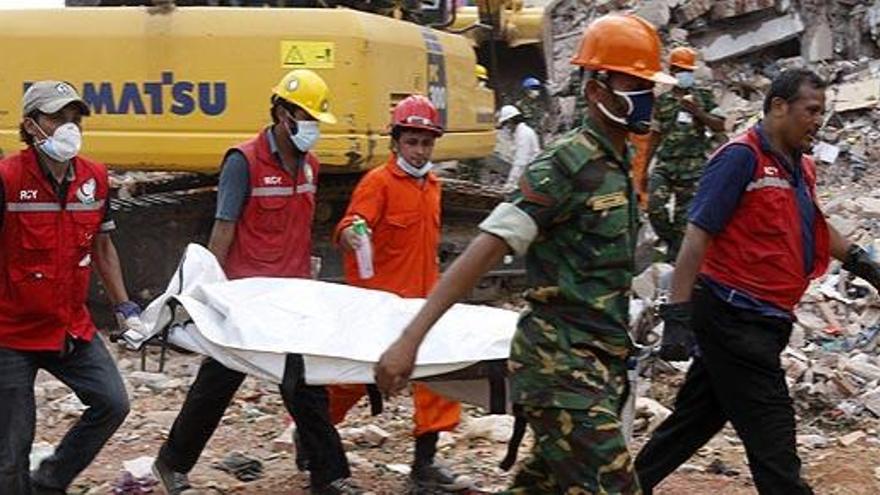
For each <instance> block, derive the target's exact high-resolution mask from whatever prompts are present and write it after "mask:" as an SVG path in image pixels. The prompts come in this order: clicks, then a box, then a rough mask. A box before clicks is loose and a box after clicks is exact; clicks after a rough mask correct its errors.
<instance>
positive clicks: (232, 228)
mask: <svg viewBox="0 0 880 495" xmlns="http://www.w3.org/2000/svg"><path fill="white" fill-rule="evenodd" d="M272 93H273V94H272V97H271V109H270V112H271V118H272V122H273V124H272V125H271V126H269V127H267V128H265V129H262V130H261V131H260V132H259V133H258V134H257V135H256V136H255V137H254V138H252V139H251V140H249V141H246V142H244V143H242V144H240V145H238V146H236V147H235V148H232V149H230V150H229V151H227V152H226V156H225V157H224V159H223V165H222V171H221V174H220V184H219V188H218V195H217V212H216V215H215V222H214V228H213V230H212V232H211V237H210V240H209V241H208V248H209V249H210V250H211V252H212V253H213V254H214V256H216V257H217V260H218V261H219V262H220V264H221V265H222V266H223V269H224V271H225V272H226V275H227V276H228V277H229V278H230V279H237V278H244V277H298V278H309V277H310V276H311V236H312V217H313V213H314V208H315V193H316V190H317V189H316V188H317V180H318V167H319V163H318V159H317V157H316V156H315V154H314V153H313V152H312V151H311V150H312V149H313V148H314V146H315V144H316V142H317V141H318V138H319V137H320V130H319V123H325V124H333V123H335V122H336V119H335V117H334V116H333V115H332V114H331V113H330V108H329V107H330V91H329V89H328V88H327V85H326V83H325V82H324V80H323V79H321V77H320V76H318V75H317V74H316V73H314V72H312V71H310V70H304V69H299V70H293V71H291V72H289V73H288V74H287V75H285V76H284V77H283V78H282V79H281V81H280V82H279V83H278V85H277V86H275V88H274V90H273V91H272ZM244 378H245V375H244V374H243V373H240V372H238V371H233V370H230V369H228V368H226V367H224V366H223V365H222V364H220V363H219V362H217V361H215V360H213V359H211V358H206V359H205V360H204V361H203V362H202V365H201V367H200V368H199V372H198V376H197V377H196V380H195V382H194V383H193V385H192V387H191V388H190V390H189V393H188V394H187V396H186V400H185V402H184V404H183V407H182V408H181V410H180V413H179V414H178V416H177V419H176V420H175V421H174V425H173V426H172V427H171V432H170V433H169V434H168V439H167V440H166V441H165V443H164V444H163V445H162V447H161V450H160V451H159V455H158V456H157V457H156V462H155V464H154V465H153V472H154V474H156V477H157V478H158V479H159V480H160V481H161V483H162V485H163V486H164V488H165V490H166V491H167V492H168V493H169V494H172V495H174V494H177V493H180V492H182V491H183V490H186V489H187V488H189V486H190V483H189V480H188V479H187V475H186V473H188V472H189V471H190V470H191V469H192V467H193V466H194V465H195V463H196V461H197V460H198V458H199V456H200V455H201V453H202V450H203V449H204V447H205V444H206V443H207V442H208V440H209V439H210V438H211V435H212V434H213V432H214V430H215V429H216V428H217V425H218V424H219V423H220V419H221V418H222V417H223V414H224V412H225V410H226V408H227V407H228V406H229V403H230V401H231V400H232V397H233V396H234V395H235V392H236V391H237V390H238V388H239V386H240V385H241V383H242V382H243V381H244ZM280 390H281V396H282V398H283V400H284V405H285V407H286V408H287V410H288V412H289V413H290V414H291V416H293V418H294V419H295V420H296V422H297V424H298V425H299V433H300V437H301V441H302V443H303V444H305V445H306V446H307V447H308V448H309V450H310V452H312V456H313V458H314V461H315V462H314V463H313V464H312V465H311V466H310V478H311V493H314V494H352V493H361V492H360V491H359V490H357V489H356V488H354V487H353V486H352V485H351V484H350V482H349V481H348V478H349V476H350V472H349V467H348V461H347V460H346V457H345V452H344V451H343V449H342V443H341V441H340V439H339V434H338V433H337V432H336V428H335V427H334V426H333V424H332V423H331V422H330V417H329V414H328V409H327V392H326V389H325V388H324V387H321V386H310V385H307V384H306V383H305V381H304V377H303V361H302V356H300V355H293V354H292V355H288V356H287V362H286V365H285V369H284V378H283V382H282V383H281V385H280Z"/></svg>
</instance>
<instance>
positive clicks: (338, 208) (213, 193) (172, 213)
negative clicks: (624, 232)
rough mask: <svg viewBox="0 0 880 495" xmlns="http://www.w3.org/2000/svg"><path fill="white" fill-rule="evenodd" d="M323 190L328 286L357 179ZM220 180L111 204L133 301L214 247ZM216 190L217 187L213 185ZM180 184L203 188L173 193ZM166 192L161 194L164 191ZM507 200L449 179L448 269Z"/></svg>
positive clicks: (504, 290)
mask: <svg viewBox="0 0 880 495" xmlns="http://www.w3.org/2000/svg"><path fill="white" fill-rule="evenodd" d="M321 179H322V181H321V183H320V185H319V187H318V198H317V207H316V211H315V224H314V227H313V240H314V241H313V242H314V245H313V252H314V253H316V254H317V255H318V256H320V257H321V258H322V269H321V279H322V280H328V281H341V280H342V260H341V256H340V253H339V251H338V249H336V248H335V247H334V246H333V245H332V244H331V235H332V231H333V228H334V226H335V225H336V222H337V221H338V220H339V218H341V216H342V214H343V213H344V211H345V207H346V206H347V204H348V200H349V198H350V196H351V192H352V190H353V189H354V186H355V185H356V184H357V180H358V179H359V177H357V176H345V175H342V176H334V175H331V176H322V178H321ZM212 181H213V182H214V183H215V182H216V179H215V178H214V179H212V178H210V177H207V176H201V177H200V178H187V177H178V178H175V179H173V180H168V181H158V182H154V183H151V184H149V185H146V186H144V187H134V188H132V187H128V188H127V191H129V192H130V191H132V190H135V191H148V192H145V193H143V194H140V195H138V196H134V197H130V198H120V197H116V198H113V199H111V203H110V208H111V211H112V214H113V218H114V220H115V221H116V224H117V229H116V231H115V232H114V234H113V238H114V242H115V244H116V249H117V251H118V252H119V257H120V260H121V261H122V267H123V274H124V276H125V280H126V283H127V285H128V288H129V292H130V293H131V295H132V297H133V298H135V299H136V300H137V301H139V302H141V303H147V302H149V301H151V300H152V299H153V298H155V297H156V296H158V295H159V294H161V293H162V292H164V290H165V286H166V284H167V283H168V280H169V279H170V277H171V275H172V274H173V272H174V270H175V268H176V267H177V263H178V261H179V259H180V256H181V255H182V254H183V252H184V250H185V248H186V245H187V244H189V243H191V242H196V243H199V244H206V243H207V241H208V236H209V235H210V232H211V226H212V224H213V218H214V209H215V205H216V198H217V188H216V186H215V185H213V184H212ZM206 184H211V185H206ZM180 185H198V186H199V187H194V188H189V189H181V190H167V189H169V188H170V189H173V188H174V187H176V186H180ZM156 191H158V192H156ZM503 196H504V193H503V191H502V190H501V189H500V188H498V187H493V186H484V185H480V184H475V183H472V182H467V181H461V180H456V179H443V196H442V197H443V222H442V224H443V233H442V239H441V245H440V252H439V256H440V261H441V265H442V266H443V267H446V266H448V265H449V264H450V263H451V262H452V261H453V260H454V259H455V258H456V257H457V256H458V255H459V254H461V253H462V252H463V251H464V248H465V247H466V246H467V244H468V242H470V240H471V239H472V238H473V237H474V236H475V235H476V233H477V224H478V223H479V221H480V220H481V219H482V218H483V217H484V216H485V215H486V214H487V213H488V212H489V211H491V210H492V208H494V207H495V205H496V204H497V203H498V202H499V201H501V199H502V198H503ZM524 282H525V277H524V270H523V269H522V266H521V264H505V265H502V266H500V267H499V268H498V269H496V270H493V271H492V272H490V273H488V274H487V275H486V276H485V277H484V278H483V280H482V281H481V282H480V284H479V286H478V287H477V288H475V289H474V291H473V292H472V294H471V295H470V297H469V300H470V301H472V302H479V301H488V300H493V299H498V298H500V297H503V296H505V295H509V294H511V293H512V292H514V291H517V290H519V289H521V288H522V287H523V286H524ZM90 304H91V306H92V310H93V313H95V315H96V319H98V320H99V323H105V324H109V323H110V321H111V319H110V317H111V311H110V308H109V306H108V305H107V298H106V296H105V294H104V293H103V289H102V287H101V286H100V284H97V283H96V282H94V281H93V286H92V297H91V298H90Z"/></svg>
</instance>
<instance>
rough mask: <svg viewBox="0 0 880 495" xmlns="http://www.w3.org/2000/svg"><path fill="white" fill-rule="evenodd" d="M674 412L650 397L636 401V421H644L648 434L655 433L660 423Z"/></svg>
mask: <svg viewBox="0 0 880 495" xmlns="http://www.w3.org/2000/svg"><path fill="white" fill-rule="evenodd" d="M671 414H672V411H671V410H669V408H668V407H665V406H664V405H662V404H660V403H659V402H657V401H656V400H654V399H651V398H648V397H639V398H637V399H636V420H637V421H638V420H639V419H644V420H646V421H645V424H644V428H645V429H646V430H647V432H648V433H650V432H652V431H654V429H655V428H657V427H658V426H660V423H662V422H663V421H665V420H666V418H668V417H669V416H670V415H671Z"/></svg>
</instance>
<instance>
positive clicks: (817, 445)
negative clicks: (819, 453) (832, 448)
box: [797, 435, 828, 449]
mask: <svg viewBox="0 0 880 495" xmlns="http://www.w3.org/2000/svg"><path fill="white" fill-rule="evenodd" d="M797 444H798V446H800V447H806V448H808V449H824V448H825V447H827V446H828V438H826V437H824V436H822V435H798V436H797Z"/></svg>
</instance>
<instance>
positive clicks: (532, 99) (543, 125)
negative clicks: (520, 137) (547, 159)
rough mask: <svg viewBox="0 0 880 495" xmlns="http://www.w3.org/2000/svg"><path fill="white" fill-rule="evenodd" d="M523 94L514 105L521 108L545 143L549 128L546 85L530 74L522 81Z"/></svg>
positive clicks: (539, 138)
mask: <svg viewBox="0 0 880 495" xmlns="http://www.w3.org/2000/svg"><path fill="white" fill-rule="evenodd" d="M522 92H523V94H522V96H521V97H520V98H519V99H518V100H516V103H514V105H513V106H515V107H516V108H519V110H520V111H521V112H522V114H523V116H525V120H526V123H527V124H528V125H529V127H531V128H532V129H534V130H535V132H536V133H538V141H539V142H540V143H541V144H542V145H543V144H544V139H545V136H546V133H547V132H548V129H547V111H548V108H549V104H548V101H547V92H546V91H545V90H544V85H543V84H541V81H539V80H538V79H537V78H536V77H532V76H528V77H526V78H525V79H523V81H522Z"/></svg>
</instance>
